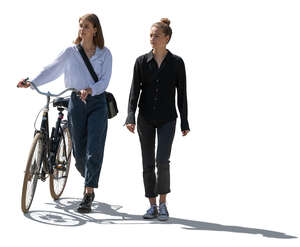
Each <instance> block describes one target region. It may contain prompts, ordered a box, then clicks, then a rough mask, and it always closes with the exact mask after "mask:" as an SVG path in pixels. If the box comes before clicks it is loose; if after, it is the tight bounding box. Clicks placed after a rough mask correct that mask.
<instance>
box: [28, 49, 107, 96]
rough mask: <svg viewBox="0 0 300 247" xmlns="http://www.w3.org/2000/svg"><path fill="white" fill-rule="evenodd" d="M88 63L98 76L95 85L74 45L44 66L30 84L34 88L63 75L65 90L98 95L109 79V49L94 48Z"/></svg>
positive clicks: (103, 89)
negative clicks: (83, 90) (90, 92)
mask: <svg viewBox="0 0 300 247" xmlns="http://www.w3.org/2000/svg"><path fill="white" fill-rule="evenodd" d="M90 63H91V64H92V66H93V68H94V70H95V73H96V74H97V76H98V82H97V83H95V81H94V79H93V77H92V76H91V74H90V72H89V70H88V68H87V67H86V65H85V63H84V61H83V59H82V57H81V55H80V53H79V51H78V49H77V47H76V46H75V45H74V46H71V47H68V48H66V49H65V50H64V51H62V52H61V53H60V54H59V55H58V57H57V58H56V59H55V60H54V62H53V63H51V64H50V65H48V66H46V67H45V68H44V69H43V70H42V71H41V72H40V73H39V74H38V75H37V76H36V77H35V78H34V79H33V80H32V82H33V83H34V84H35V85H36V86H40V85H43V84H45V83H47V82H50V81H53V80H55V79H57V78H58V77H59V76H60V75H62V74H64V76H65V78H64V81H65V86H66V88H75V89H77V90H81V89H86V88H91V89H92V96H94V95H98V94H101V93H103V92H104V91H105V89H106V88H107V86H108V83H109V80H110V77H111V71H112V55H111V53H110V51H109V49H108V48H106V47H104V48H103V49H100V48H99V47H96V52H95V54H94V55H93V56H92V57H91V58H90Z"/></svg>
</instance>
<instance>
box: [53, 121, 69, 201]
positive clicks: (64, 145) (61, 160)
mask: <svg viewBox="0 0 300 247" xmlns="http://www.w3.org/2000/svg"><path fill="white" fill-rule="evenodd" d="M71 151H72V142H71V135H70V132H69V129H68V128H67V127H64V128H63V129H62V136H61V138H60V141H59V146H58V150H57V154H56V161H55V162H56V164H58V166H57V167H55V168H54V169H53V174H51V175H50V193H51V196H52V198H53V199H54V200H57V199H58V198H59V197H60V196H61V194H62V193H63V191H64V189H65V186H66V183H67V179H68V175H69V170H70V163H71Z"/></svg>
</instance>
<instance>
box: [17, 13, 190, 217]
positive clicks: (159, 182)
mask: <svg viewBox="0 0 300 247" xmlns="http://www.w3.org/2000/svg"><path fill="white" fill-rule="evenodd" d="M171 35H172V30H171V28H170V21H169V20H168V19H162V20H161V21H160V22H157V23H155V24H153V25H152V27H151V31H150V43H151V45H152V51H151V52H149V53H147V54H145V55H142V56H140V57H138V58H137V60H136V63H135V66H134V74H133V80H132V85H131V90H130V96H129V103H128V117H127V119H126V126H127V128H128V130H129V131H131V132H133V133H134V132H135V124H136V123H135V112H136V108H137V103H138V101H139V113H138V119H137V131H138V135H139V139H140V144H141V150H142V160H143V178H144V186H145V196H146V197H147V198H149V202H150V209H149V210H147V212H146V214H145V215H144V218H145V219H153V218H155V217H157V216H158V219H159V220H167V219H168V216H169V214H168V210H167V207H166V195H167V194H168V193H169V192H170V171H169V170H170V168H169V166H170V165H169V163H170V161H169V158H170V154H171V148H172V143H173V138H174V134H175V127H176V118H177V113H176V108H175V91H176V89H177V104H178V109H179V112H180V118H181V130H182V134H183V136H185V135H187V134H188V132H189V124H188V119H187V96H186V77H185V67H184V62H183V60H182V59H181V58H180V57H178V56H176V55H174V54H172V53H171V52H170V51H168V50H167V49H166V46H167V44H168V42H169V41H170V38H171ZM74 43H75V45H73V46H71V47H68V48H67V49H65V50H64V51H62V52H61V53H60V54H59V56H58V57H57V58H56V60H55V61H54V62H53V63H52V64H50V65H48V66H47V67H45V68H44V69H43V70H42V71H41V72H40V73H39V74H38V76H37V77H35V78H34V79H33V80H32V82H34V84H35V85H37V86H40V85H43V84H45V83H48V82H50V81H53V80H55V79H56V78H58V77H59V76H60V75H62V74H64V81H65V87H67V88H75V89H77V90H78V91H80V96H77V95H76V94H75V93H72V95H71V98H70V102H69V109H68V120H69V127H70V132H71V138H72V145H73V155H74V158H75V162H76V164H75V166H76V168H77V170H78V171H79V173H80V174H81V176H82V177H84V180H85V182H84V196H83V199H82V202H81V203H80V204H79V206H78V209H77V210H78V212H80V213H88V212H91V205H92V202H93V200H94V198H95V193H94V188H98V183H99V176H100V171H101V167H102V162H103V155H104V147H105V139H106V132H107V102H106V98H105V90H106V88H107V87H108V84H109V81H110V77H111V73H112V55H111V53H110V51H109V49H108V48H107V47H105V46H104V38H103V34H102V29H101V25H100V22H99V19H98V17H97V16H96V15H94V14H87V15H84V16H82V17H80V18H79V31H78V37H77V38H76V40H75V41H74ZM78 45H81V46H82V48H83V50H84V52H85V53H86V55H87V57H88V58H89V61H90V63H91V64H92V67H93V69H94V71H95V73H96V74H97V76H98V78H99V81H97V82H96V83H95V81H94V80H93V78H92V76H91V74H90V72H89V70H88V69H87V67H86V65H85V63H84V61H83V59H82V57H81V55H80V53H79V50H78ZM18 86H19V87H24V88H27V87H30V82H26V83H25V84H24V83H23V80H21V81H20V82H19V83H18ZM156 135H157V138H158V141H157V151H156V154H155V138H156ZM155 164H156V166H157V176H156V173H155ZM158 195H160V198H159V202H160V204H159V207H158V208H157V205H156V197H157V196H158Z"/></svg>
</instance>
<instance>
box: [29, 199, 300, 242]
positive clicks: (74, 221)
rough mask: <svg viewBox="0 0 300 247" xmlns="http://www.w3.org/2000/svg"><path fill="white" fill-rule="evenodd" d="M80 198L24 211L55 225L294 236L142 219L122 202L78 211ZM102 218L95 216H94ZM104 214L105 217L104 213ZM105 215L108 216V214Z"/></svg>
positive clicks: (39, 220) (202, 224)
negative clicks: (177, 227)
mask: <svg viewBox="0 0 300 247" xmlns="http://www.w3.org/2000/svg"><path fill="white" fill-rule="evenodd" d="M80 201H81V199H76V198H61V199H59V200H57V201H55V202H54V203H47V204H48V205H54V206H55V209H58V210H62V211H63V212H59V211H44V210H41V211H30V212H29V213H27V214H24V215H25V217H27V218H28V219H30V220H34V221H37V222H40V223H43V224H48V225H55V226H72V227H75V226H81V225H84V224H86V223H89V222H91V223H96V224H123V225H124V224H166V225H181V228H182V229H186V230H203V231H220V232H232V233H246V234H260V235H262V236H263V237H268V238H279V239H292V238H297V237H296V236H292V235H287V234H285V233H282V232H276V231H270V230H264V229H257V228H248V227H241V226H229V225H221V224H216V223H209V222H203V221H195V220H187V219H180V218H173V217H170V219H169V220H168V221H166V222H161V221H158V220H144V219H143V218H142V216H141V215H135V214H128V213H122V212H119V211H118V210H120V209H121V208H122V206H119V205H110V204H107V203H103V202H97V201H95V202H93V206H92V209H93V211H92V213H90V214H79V213H77V212H76V209H77V207H78V205H79V203H80ZM99 216H100V217H102V218H97V217H99ZM103 216H104V217H103ZM107 216H108V217H107Z"/></svg>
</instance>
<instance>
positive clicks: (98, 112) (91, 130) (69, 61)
mask: <svg viewBox="0 0 300 247" xmlns="http://www.w3.org/2000/svg"><path fill="white" fill-rule="evenodd" d="M74 43H75V45H73V46H71V47H68V48H66V49H65V50H64V51H62V52H61V53H60V54H59V55H58V57H57V58H56V59H55V61H54V62H53V63H51V64H50V65H48V66H47V67H45V68H44V69H43V70H42V71H41V72H40V73H39V74H38V75H37V76H36V77H35V78H34V79H33V80H32V82H34V83H35V85H37V86H40V85H43V84H45V83H47V82H50V81H53V80H55V79H56V78H58V77H59V76H60V75H62V74H64V81H65V86H66V87H67V88H75V89H77V90H80V93H81V94H80V96H77V95H76V94H75V93H72V95H71V99H70V102H69V109H68V120H69V127H70V131H71V137H72V145H73V154H74V157H75V160H76V164H75V166H76V168H77V170H78V171H79V172H80V174H81V176H83V177H84V178H85V193H84V197H83V199H82V202H81V203H80V205H79V207H78V209H77V210H78V212H80V213H88V212H90V211H91V205H92V202H93V200H94V198H95V194H94V188H98V181H99V176H100V171H101V167H102V161H103V153H104V146H105V139H106V132H107V103H106V98H105V93H104V91H105V89H106V88H107V86H108V84H109V80H110V77H111V71H112V55H111V53H110V51H109V49H108V48H106V47H105V46H104V38H103V34H102V29H101V25H100V22H99V19H98V17H97V16H96V15H95V14H86V15H84V16H82V17H80V18H79V31H78V37H77V38H76V40H75V41H74ZM79 44H81V46H82V47H83V49H84V51H85V53H86V55H87V57H88V58H89V60H90V63H91V64H92V66H93V68H94V71H95V73H96V74H97V77H98V78H99V80H98V81H97V82H96V83H95V81H94V80H93V78H92V76H91V74H90V72H89V71H88V69H87V67H86V65H85V63H84V61H83V59H82V57H81V55H80V53H79V51H78V48H77V46H76V45H79ZM23 81H24V80H21V81H20V82H19V83H18V86H19V87H23V88H27V87H29V86H30V82H27V83H25V85H24V83H23Z"/></svg>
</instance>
